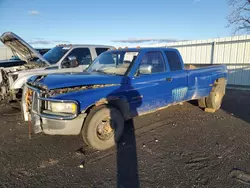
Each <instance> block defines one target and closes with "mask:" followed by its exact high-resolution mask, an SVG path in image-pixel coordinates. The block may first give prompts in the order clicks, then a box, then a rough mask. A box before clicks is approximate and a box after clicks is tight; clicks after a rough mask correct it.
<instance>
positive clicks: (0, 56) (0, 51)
mask: <svg viewBox="0 0 250 188" xmlns="http://www.w3.org/2000/svg"><path fill="white" fill-rule="evenodd" d="M12 55H13V53H12V51H11V49H10V48H7V47H5V46H0V60H5V59H9V58H11V56H12Z"/></svg>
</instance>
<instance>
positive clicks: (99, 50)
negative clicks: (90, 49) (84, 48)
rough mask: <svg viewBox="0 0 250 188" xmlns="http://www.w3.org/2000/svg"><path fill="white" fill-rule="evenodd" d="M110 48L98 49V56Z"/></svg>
mask: <svg viewBox="0 0 250 188" xmlns="http://www.w3.org/2000/svg"><path fill="white" fill-rule="evenodd" d="M108 49H109V48H96V49H95V51H96V55H97V56H99V55H100V54H101V53H103V52H106V51H107V50H108Z"/></svg>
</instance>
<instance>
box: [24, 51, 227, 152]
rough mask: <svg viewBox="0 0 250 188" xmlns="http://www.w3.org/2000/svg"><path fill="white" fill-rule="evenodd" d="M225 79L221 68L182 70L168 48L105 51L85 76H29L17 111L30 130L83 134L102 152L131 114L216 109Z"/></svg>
mask: <svg viewBox="0 0 250 188" xmlns="http://www.w3.org/2000/svg"><path fill="white" fill-rule="evenodd" d="M226 78H227V70H226V67H225V66H224V65H219V66H209V67H203V68H195V67H194V66H192V67H185V66H184V63H183V60H182V58H181V55H180V53H179V52H178V50H176V49H172V48H139V49H138V48H131V49H130V48H128V49H122V50H110V51H107V52H104V53H102V54H101V55H100V56H98V57H97V58H96V59H95V60H94V62H93V63H92V64H91V65H90V66H89V67H88V68H87V70H86V71H85V72H82V73H74V74H72V73H71V74H66V73H64V74H50V75H44V76H36V77H32V78H30V79H29V81H28V82H27V84H26V86H25V88H24V90H23V99H22V108H23V112H24V119H25V120H26V121H29V120H31V121H32V122H33V127H34V131H35V132H37V133H38V132H43V133H45V134H51V135H55V134H59V135H78V134H82V137H83V140H84V142H85V143H86V144H88V145H89V146H90V147H93V148H95V149H98V150H104V149H107V148H109V147H112V146H114V145H115V143H116V142H117V141H118V140H119V138H120V137H121V135H122V133H123V128H124V120H128V119H130V118H133V117H135V116H139V115H144V114H147V113H150V112H154V111H156V110H160V109H162V108H166V107H168V106H171V105H175V104H178V103H180V102H184V101H189V100H198V102H199V106H200V107H201V108H203V109H204V108H209V109H213V110H214V111H217V110H218V109H219V108H220V106H221V102H222V99H223V96H224V95H225V88H226Z"/></svg>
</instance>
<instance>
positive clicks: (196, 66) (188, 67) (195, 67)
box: [184, 64, 221, 70]
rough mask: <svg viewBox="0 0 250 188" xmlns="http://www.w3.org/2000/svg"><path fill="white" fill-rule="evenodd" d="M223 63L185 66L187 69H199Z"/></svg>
mask: <svg viewBox="0 0 250 188" xmlns="http://www.w3.org/2000/svg"><path fill="white" fill-rule="evenodd" d="M218 65H221V64H185V65H184V67H185V69H186V70H190V69H199V68H205V67H213V66H218Z"/></svg>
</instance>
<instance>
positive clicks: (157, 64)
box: [140, 51, 166, 74]
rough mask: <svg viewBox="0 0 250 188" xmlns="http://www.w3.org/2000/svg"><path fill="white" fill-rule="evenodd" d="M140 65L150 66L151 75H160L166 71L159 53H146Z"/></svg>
mask: <svg viewBox="0 0 250 188" xmlns="http://www.w3.org/2000/svg"><path fill="white" fill-rule="evenodd" d="M140 65H151V66H152V70H151V73H152V74H153V73H160V72H165V71H166V66H165V62H164V59H163V56H162V53H161V52H157V51H156V52H147V53H146V54H145V55H144V56H143V57H142V60H141V63H140Z"/></svg>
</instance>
